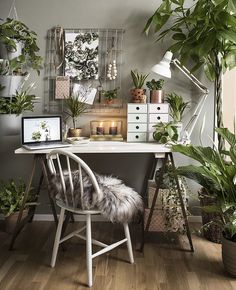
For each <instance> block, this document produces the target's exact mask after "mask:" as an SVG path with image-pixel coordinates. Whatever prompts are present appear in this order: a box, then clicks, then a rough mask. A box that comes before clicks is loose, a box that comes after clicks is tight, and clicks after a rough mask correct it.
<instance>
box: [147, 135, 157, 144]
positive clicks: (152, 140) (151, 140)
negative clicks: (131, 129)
mask: <svg viewBox="0 0 236 290" xmlns="http://www.w3.org/2000/svg"><path fill="white" fill-rule="evenodd" d="M148 141H149V142H157V141H156V140H154V139H153V133H148Z"/></svg>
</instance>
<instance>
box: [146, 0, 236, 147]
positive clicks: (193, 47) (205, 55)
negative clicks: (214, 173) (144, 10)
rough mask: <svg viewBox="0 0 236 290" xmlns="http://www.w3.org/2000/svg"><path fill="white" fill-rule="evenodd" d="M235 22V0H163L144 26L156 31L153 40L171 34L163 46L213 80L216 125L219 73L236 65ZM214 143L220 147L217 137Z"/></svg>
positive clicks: (219, 117) (219, 109)
mask: <svg viewBox="0 0 236 290" xmlns="http://www.w3.org/2000/svg"><path fill="white" fill-rule="evenodd" d="M222 22H223V23H224V25H223V26H222ZM235 23H236V13H235V1H232V0H225V1H206V0H197V1H194V2H193V5H189V2H188V1H186V0H182V1H174V0H171V1H170V0H163V1H162V2H161V5H159V7H158V8H157V9H155V12H154V13H153V15H152V16H151V17H150V18H149V19H148V20H147V23H146V25H145V28H144V31H145V32H146V33H147V34H148V33H149V32H151V31H154V33H157V34H158V38H157V41H160V40H163V39H164V38H165V37H168V42H169V40H170V38H172V43H171V46H170V47H168V48H167V50H170V51H172V52H173V53H177V54H178V55H179V56H180V61H181V63H182V64H185V63H187V62H189V61H190V62H191V63H192V64H193V67H192V69H191V71H192V72H193V71H195V70H197V69H199V68H203V69H204V71H205V74H206V76H207V78H208V79H209V80H210V81H214V82H215V92H214V97H215V99H214V104H215V105H216V108H215V111H216V112H217V118H216V119H217V127H219V128H220V127H222V120H223V118H222V81H221V78H222V74H223V73H225V72H226V71H227V70H228V69H232V68H234V67H235V66H236V58H235V34H236V25H235ZM151 28H154V29H153V30H152V29H151ZM218 137H220V136H218ZM218 146H219V148H222V147H223V144H222V142H221V140H220V138H219V142H218Z"/></svg>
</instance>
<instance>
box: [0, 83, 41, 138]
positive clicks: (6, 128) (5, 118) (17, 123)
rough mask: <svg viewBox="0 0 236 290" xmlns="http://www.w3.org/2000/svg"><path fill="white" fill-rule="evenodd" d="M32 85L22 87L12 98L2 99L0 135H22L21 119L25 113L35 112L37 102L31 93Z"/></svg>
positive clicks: (0, 103) (0, 99)
mask: <svg viewBox="0 0 236 290" xmlns="http://www.w3.org/2000/svg"><path fill="white" fill-rule="evenodd" d="M33 87H34V84H33V83H32V84H31V85H29V86H28V87H27V88H25V87H24V86H21V88H20V89H19V91H18V90H17V91H16V94H15V95H13V96H12V97H11V98H0V133H1V134H3V135H17V134H20V128H21V117H22V113H24V112H25V111H31V112H32V111H33V110H34V104H35V102H36V97H35V95H33V94H31V93H30V91H31V89H32V88H33Z"/></svg>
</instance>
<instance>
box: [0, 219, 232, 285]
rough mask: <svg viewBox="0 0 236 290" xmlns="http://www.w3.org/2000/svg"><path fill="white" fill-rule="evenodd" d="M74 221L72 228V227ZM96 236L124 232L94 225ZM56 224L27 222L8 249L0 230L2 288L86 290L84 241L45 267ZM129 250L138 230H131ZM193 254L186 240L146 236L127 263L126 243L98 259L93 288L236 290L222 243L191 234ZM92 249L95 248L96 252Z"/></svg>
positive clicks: (109, 237) (70, 246) (70, 244)
mask: <svg viewBox="0 0 236 290" xmlns="http://www.w3.org/2000/svg"><path fill="white" fill-rule="evenodd" d="M77 226H78V224H77V223H74V224H70V225H69V227H70V229H72V228H76V227H77ZM0 229H1V225H0ZM93 232H94V234H95V238H99V239H101V240H104V242H105V243H109V242H112V241H113V240H116V239H119V238H121V237H122V234H123V233H122V228H121V227H120V226H119V225H112V224H109V223H94V224H93ZM54 235H55V226H54V224H53V223H51V222H33V223H31V224H28V225H27V226H26V228H25V229H24V231H23V232H22V233H21V234H20V236H19V237H18V239H17V242H16V245H15V250H13V251H8V246H9V242H10V235H8V234H6V233H4V231H3V230H2V231H1V230H0V245H1V246H0V290H84V289H88V288H87V287H86V279H87V275H86V256H85V243H84V241H80V240H78V239H77V238H73V239H71V240H69V241H67V242H66V243H65V248H66V249H65V250H62V249H60V251H59V254H58V258H57V262H56V266H55V268H54V269H52V268H50V267H49V264H50V259H51V252H52V245H53V239H54ZM131 236H132V240H133V247H134V248H136V246H137V244H138V238H139V232H138V231H137V229H136V228H135V227H133V228H132V229H131ZM193 243H194V246H195V253H191V252H189V251H184V250H183V249H184V248H185V249H188V243H187V240H186V238H185V237H184V238H182V237H181V238H178V236H176V235H174V236H173V235H150V237H149V238H148V242H147V243H146V244H145V247H144V251H143V253H141V252H139V251H134V257H135V264H133V265H131V264H130V263H129V262H127V261H128V254H127V250H126V247H125V245H124V246H122V247H120V248H117V249H115V250H113V251H112V252H109V253H107V254H105V255H102V256H99V257H97V258H96V259H95V260H94V263H93V277H94V286H93V289H94V290H183V289H184V290H236V279H233V278H231V277H230V276H228V274H227V273H226V272H225V271H224V268H223V265H222V261H221V245H218V244H214V243H211V242H209V241H207V240H205V239H203V238H201V237H198V236H196V235H193ZM97 249H98V247H95V248H94V250H97Z"/></svg>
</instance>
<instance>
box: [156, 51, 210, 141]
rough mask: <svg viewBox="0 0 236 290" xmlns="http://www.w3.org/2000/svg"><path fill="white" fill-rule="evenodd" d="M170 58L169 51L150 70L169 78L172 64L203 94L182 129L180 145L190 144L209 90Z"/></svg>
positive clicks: (170, 53)
mask: <svg viewBox="0 0 236 290" xmlns="http://www.w3.org/2000/svg"><path fill="white" fill-rule="evenodd" d="M172 57H173V53H172V52H171V51H167V52H166V53H165V55H164V57H163V59H162V60H161V61H160V62H159V63H158V64H156V65H154V66H153V67H152V69H151V70H152V71H153V72H155V73H156V74H158V75H161V76H164V77H166V78H171V70H170V64H171V63H172V64H174V65H175V66H176V67H177V68H178V69H179V70H180V71H181V72H182V73H183V74H184V75H185V76H186V77H187V78H188V79H189V80H191V82H192V83H193V84H194V85H195V86H196V87H198V89H199V90H200V91H201V92H202V93H203V96H202V97H201V99H200V101H199V102H198V104H197V106H196V108H195V111H194V113H193V116H192V117H191V118H190V120H189V122H188V123H187V125H186V126H185V128H184V129H183V133H182V138H181V140H180V143H184V144H190V143H191V140H190V137H191V134H192V132H193V129H194V127H195V125H196V123H197V120H198V118H199V116H200V114H201V111H202V108H203V106H204V104H205V101H206V99H207V97H208V93H209V90H208V89H207V87H205V86H204V85H203V84H202V83H201V82H200V81H199V80H198V79H197V78H196V77H195V76H194V75H193V74H192V73H191V72H190V71H189V70H188V69H187V68H186V67H185V66H183V65H181V63H180V61H179V60H178V59H176V58H175V59H173V60H172Z"/></svg>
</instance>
